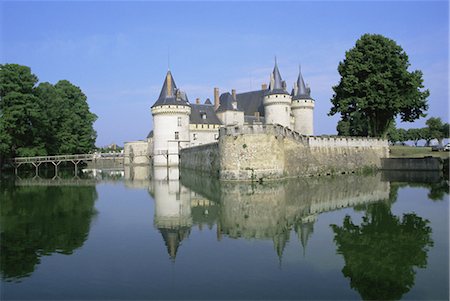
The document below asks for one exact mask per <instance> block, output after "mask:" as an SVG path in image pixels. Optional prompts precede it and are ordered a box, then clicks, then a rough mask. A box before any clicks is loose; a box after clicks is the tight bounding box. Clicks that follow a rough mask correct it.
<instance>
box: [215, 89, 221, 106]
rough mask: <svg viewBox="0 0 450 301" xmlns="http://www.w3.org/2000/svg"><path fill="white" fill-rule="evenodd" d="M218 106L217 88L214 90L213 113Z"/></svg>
mask: <svg viewBox="0 0 450 301" xmlns="http://www.w3.org/2000/svg"><path fill="white" fill-rule="evenodd" d="M219 105H220V103H219V88H214V111H217V109H218V108H219Z"/></svg>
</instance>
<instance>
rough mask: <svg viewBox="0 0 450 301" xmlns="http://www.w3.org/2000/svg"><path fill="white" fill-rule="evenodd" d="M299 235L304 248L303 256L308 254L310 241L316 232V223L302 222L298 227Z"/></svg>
mask: <svg viewBox="0 0 450 301" xmlns="http://www.w3.org/2000/svg"><path fill="white" fill-rule="evenodd" d="M296 232H297V235H298V236H299V240H300V243H301V244H302V248H303V256H305V253H306V245H307V244H308V240H309V238H310V237H311V235H312V234H313V232H314V222H300V223H299V225H297V227H296Z"/></svg>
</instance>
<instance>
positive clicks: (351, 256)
mask: <svg viewBox="0 0 450 301" xmlns="http://www.w3.org/2000/svg"><path fill="white" fill-rule="evenodd" d="M428 224H429V221H428V220H424V219H422V218H421V217H419V216H417V215H416V214H415V213H409V214H404V215H403V217H402V218H401V219H400V218H399V217H397V216H395V215H393V214H392V213H391V210H390V208H389V205H388V204H386V203H376V204H372V205H369V207H368V209H367V211H366V214H365V216H364V217H363V221H362V223H361V225H356V224H354V223H353V222H352V220H351V218H350V217H349V216H346V217H345V219H344V222H343V225H342V226H337V225H331V227H332V228H333V231H334V235H335V236H334V241H335V242H336V246H337V252H338V253H339V254H342V256H343V257H344V260H345V266H344V268H343V269H342V273H343V274H344V276H345V277H348V278H350V286H351V287H352V288H353V289H355V290H357V291H358V292H359V294H360V295H361V297H362V299H364V300H395V299H400V298H401V297H402V296H403V294H405V293H407V292H408V291H409V290H410V289H411V288H412V287H413V286H414V280H415V279H414V278H415V271H414V270H415V267H418V268H425V267H426V265H427V253H428V251H429V249H430V247H432V246H433V241H432V239H431V233H432V230H431V228H430V227H429V225H428Z"/></svg>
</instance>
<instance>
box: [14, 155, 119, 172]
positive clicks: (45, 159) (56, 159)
mask: <svg viewBox="0 0 450 301" xmlns="http://www.w3.org/2000/svg"><path fill="white" fill-rule="evenodd" d="M100 160H102V161H103V160H117V161H119V160H123V154H121V153H93V154H78V155H57V156H39V157H17V158H14V159H12V163H13V165H14V169H15V173H16V175H17V171H18V169H19V167H20V166H21V165H23V164H31V165H33V166H34V167H35V168H36V175H39V166H40V165H41V164H42V163H52V164H53V166H54V167H55V175H57V174H58V166H59V164H61V163H62V162H72V163H73V165H74V167H75V175H76V174H77V173H78V164H80V162H96V161H100Z"/></svg>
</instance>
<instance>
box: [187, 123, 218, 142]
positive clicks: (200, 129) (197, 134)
mask: <svg viewBox="0 0 450 301" xmlns="http://www.w3.org/2000/svg"><path fill="white" fill-rule="evenodd" d="M189 128H190V131H189V132H190V133H189V135H190V140H191V141H190V144H189V146H197V145H202V144H208V143H213V142H217V140H218V139H219V128H220V126H219V125H216V124H191V125H189Z"/></svg>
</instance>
